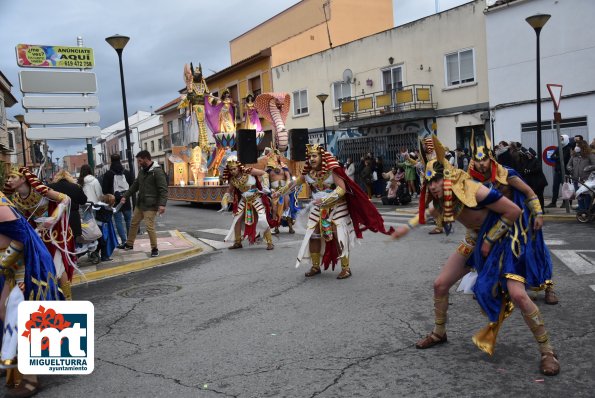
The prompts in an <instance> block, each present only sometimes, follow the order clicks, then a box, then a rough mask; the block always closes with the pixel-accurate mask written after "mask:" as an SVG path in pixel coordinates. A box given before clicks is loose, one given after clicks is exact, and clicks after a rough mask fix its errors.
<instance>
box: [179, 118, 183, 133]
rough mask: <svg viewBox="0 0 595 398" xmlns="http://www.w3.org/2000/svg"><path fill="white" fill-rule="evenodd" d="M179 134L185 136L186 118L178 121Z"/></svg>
mask: <svg viewBox="0 0 595 398" xmlns="http://www.w3.org/2000/svg"><path fill="white" fill-rule="evenodd" d="M178 132H179V133H180V135H184V118H183V117H181V118H179V119H178Z"/></svg>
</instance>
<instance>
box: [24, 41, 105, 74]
mask: <svg viewBox="0 0 595 398" xmlns="http://www.w3.org/2000/svg"><path fill="white" fill-rule="evenodd" d="M16 52H17V64H18V65H19V66H20V67H24V68H70V69H87V68H92V67H93V66H94V64H95V60H94V57H93V49H92V48H85V47H68V46H40V45H34V44H18V45H17V46H16Z"/></svg>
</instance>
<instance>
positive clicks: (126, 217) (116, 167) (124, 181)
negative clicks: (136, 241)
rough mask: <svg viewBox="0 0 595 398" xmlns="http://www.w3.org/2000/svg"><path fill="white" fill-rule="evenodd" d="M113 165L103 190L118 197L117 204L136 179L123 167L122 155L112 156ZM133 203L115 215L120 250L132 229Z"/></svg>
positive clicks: (108, 172)
mask: <svg viewBox="0 0 595 398" xmlns="http://www.w3.org/2000/svg"><path fill="white" fill-rule="evenodd" d="M110 160H111V164H110V168H109V170H108V171H107V172H106V173H105V174H104V175H103V178H102V180H101V190H102V191H103V194H104V195H107V194H112V195H114V196H115V197H116V203H118V202H119V201H120V199H122V195H123V194H124V192H126V191H127V190H128V188H129V187H130V185H132V182H133V181H134V178H133V177H132V174H130V172H129V171H128V170H126V169H125V168H124V166H122V162H121V161H120V155H118V154H116V153H114V154H112V155H111V156H110ZM114 181H115V182H116V183H115V184H114ZM130 202H131V201H127V202H126V203H125V204H123V205H122V207H121V208H120V211H118V212H116V213H115V214H114V225H115V226H116V230H117V231H118V236H120V240H121V242H122V243H121V244H120V246H118V249H123V248H124V244H125V243H126V239H127V236H126V231H128V230H129V229H130V221H131V219H132V206H131V205H130Z"/></svg>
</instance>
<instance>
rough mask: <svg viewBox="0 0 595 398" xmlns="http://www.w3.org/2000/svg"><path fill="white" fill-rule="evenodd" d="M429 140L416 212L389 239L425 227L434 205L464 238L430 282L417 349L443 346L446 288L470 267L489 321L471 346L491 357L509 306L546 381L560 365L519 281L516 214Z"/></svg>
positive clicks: (446, 224) (523, 277) (503, 199)
mask: <svg viewBox="0 0 595 398" xmlns="http://www.w3.org/2000/svg"><path fill="white" fill-rule="evenodd" d="M433 140H434V145H435V149H436V155H437V158H436V159H435V160H431V161H429V162H425V163H426V172H425V181H424V184H423V187H422V194H421V198H420V203H419V213H418V215H417V216H416V217H414V218H412V219H411V220H410V221H409V222H408V224H407V226H400V227H398V228H397V230H396V231H395V233H394V234H393V237H394V238H400V237H402V236H404V235H406V234H407V233H408V232H409V231H410V230H411V229H413V227H415V226H416V225H417V224H424V223H425V217H426V205H427V204H429V203H430V202H431V203H432V204H433V206H434V207H433V209H432V210H431V212H432V213H434V217H437V218H439V219H441V220H442V222H443V225H444V228H445V231H446V232H447V233H448V232H450V230H451V228H452V223H453V222H454V221H455V220H458V221H459V222H460V223H461V224H463V225H464V226H465V227H467V233H466V236H465V238H464V239H463V241H462V242H461V243H460V244H459V246H458V248H457V250H456V251H455V252H454V253H453V254H451V256H450V257H449V258H448V260H447V262H446V264H445V266H444V267H443V268H442V271H441V272H440V275H439V276H438V278H437V279H436V280H435V281H434V314H435V322H434V323H435V325H434V329H433V330H432V331H431V332H430V334H429V335H428V336H426V337H425V338H423V339H421V340H419V341H418V342H417V343H416V347H417V348H420V349H424V348H430V347H433V346H435V345H437V344H442V343H445V342H446V341H447V337H446V320H447V310H448V294H449V289H450V288H451V287H452V286H453V285H454V284H455V283H456V282H457V281H458V280H459V279H461V278H462V277H463V276H464V275H465V274H467V273H468V272H469V271H470V267H474V268H475V269H476V270H477V273H478V276H477V282H476V284H475V287H474V293H475V295H476V298H477V301H478V303H479V304H480V306H481V308H482V309H483V311H484V312H485V313H486V314H487V316H488V318H489V321H490V323H489V324H488V326H487V327H486V328H484V329H482V330H481V331H479V332H478V333H476V334H475V336H474V337H473V342H474V343H475V345H477V347H478V348H480V349H481V350H482V351H484V352H486V353H488V354H490V355H492V354H493V352H494V348H495V343H496V337H497V333H498V331H499V328H500V326H501V324H502V322H503V321H504V319H505V318H506V317H508V316H509V315H510V313H511V312H512V310H513V308H514V306H513V303H514V305H516V306H518V307H519V308H520V310H521V312H522V315H523V318H524V320H525V322H526V323H527V326H529V329H530V330H531V332H532V333H533V336H534V337H535V339H536V341H537V343H538V345H539V350H540V353H541V363H540V370H541V372H542V373H543V374H545V375H548V376H554V375H556V374H558V373H559V371H560V364H559V362H558V359H557V356H556V354H555V352H554V348H553V347H552V345H551V343H550V339H549V336H548V333H547V331H546V329H545V326H544V321H543V318H542V316H541V313H540V312H539V308H537V306H536V305H535V303H533V301H532V300H531V299H530V298H529V296H528V294H527V291H526V289H525V284H524V283H523V282H521V280H526V274H525V270H524V269H522V268H519V267H518V264H519V262H518V261H516V259H515V256H516V255H517V252H516V249H515V248H516V247H517V246H516V245H518V243H516V242H515V241H514V236H516V234H517V233H518V230H517V229H516V227H515V222H516V220H517V219H518V218H519V217H520V215H521V209H520V208H519V207H518V206H517V205H515V204H514V203H513V202H511V201H510V200H509V199H507V198H506V197H504V196H503V195H502V194H501V193H500V192H499V191H498V190H496V189H493V188H492V189H489V188H487V187H485V186H483V185H482V184H480V183H478V182H476V181H473V179H472V178H471V177H470V176H469V175H468V174H467V173H465V172H464V171H463V170H460V169H455V168H453V167H452V166H451V165H450V163H449V162H448V160H446V157H445V151H444V147H443V146H442V145H441V143H440V141H438V138H437V137H436V136H433ZM424 161H425V159H424ZM427 191H429V194H430V196H428V194H427ZM476 242H478V243H479V242H481V244H476ZM510 300H512V302H511V301H510Z"/></svg>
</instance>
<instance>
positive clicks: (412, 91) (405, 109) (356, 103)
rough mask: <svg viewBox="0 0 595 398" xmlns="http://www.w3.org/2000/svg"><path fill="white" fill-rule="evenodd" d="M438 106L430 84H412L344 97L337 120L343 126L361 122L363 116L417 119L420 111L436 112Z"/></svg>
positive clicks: (366, 117)
mask: <svg viewBox="0 0 595 398" xmlns="http://www.w3.org/2000/svg"><path fill="white" fill-rule="evenodd" d="M437 107H438V103H436V102H434V101H433V99H432V85H431V84H412V85H410V86H404V87H401V88H399V89H398V90H392V91H390V92H385V91H379V92H375V93H369V94H363V95H358V96H355V97H350V98H345V99H342V100H341V104H340V113H339V114H338V115H336V116H335V120H336V121H337V122H339V124H340V125H346V124H350V125H352V124H353V125H361V124H362V122H363V121H364V120H362V119H365V120H368V121H369V119H370V118H374V117H376V118H377V117H382V118H383V119H388V120H399V119H407V118H409V117H411V118H416V117H420V115H418V113H419V112H417V111H426V112H423V113H427V111H430V113H433V111H434V110H435V109H436V108H437ZM358 121H359V123H357V122H358ZM346 127H347V126H346Z"/></svg>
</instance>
